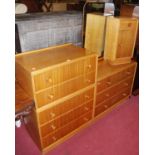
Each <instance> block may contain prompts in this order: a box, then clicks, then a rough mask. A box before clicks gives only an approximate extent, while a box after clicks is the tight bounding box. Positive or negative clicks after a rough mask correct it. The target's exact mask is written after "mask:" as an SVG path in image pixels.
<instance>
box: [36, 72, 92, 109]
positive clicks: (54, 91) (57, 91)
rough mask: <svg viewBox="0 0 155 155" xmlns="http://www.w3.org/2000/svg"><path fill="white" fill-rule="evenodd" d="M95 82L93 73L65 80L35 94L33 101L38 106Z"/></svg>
mask: <svg viewBox="0 0 155 155" xmlns="http://www.w3.org/2000/svg"><path fill="white" fill-rule="evenodd" d="M94 82H95V74H94V73H90V74H87V75H85V76H80V77H78V78H75V79H72V80H70V81H67V82H65V83H63V84H60V85H57V86H55V87H53V88H50V89H47V90H45V91H42V92H39V93H36V94H35V102H36V105H37V107H38V108H40V107H41V106H44V105H46V104H48V103H51V102H53V101H55V100H57V99H60V98H62V97H65V96H67V95H69V94H72V93H74V92H76V91H78V90H80V89H82V88H84V87H87V86H89V85H91V84H93V83H94Z"/></svg>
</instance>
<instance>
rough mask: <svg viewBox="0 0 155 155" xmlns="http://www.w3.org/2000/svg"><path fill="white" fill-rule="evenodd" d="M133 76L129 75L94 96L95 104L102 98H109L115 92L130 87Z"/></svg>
mask: <svg viewBox="0 0 155 155" xmlns="http://www.w3.org/2000/svg"><path fill="white" fill-rule="evenodd" d="M132 81H133V78H132V77H130V78H128V79H127V80H124V81H122V82H121V83H119V84H118V85H115V86H113V87H111V88H110V89H108V90H106V91H103V92H101V93H99V94H97V96H96V104H100V103H101V102H103V101H104V100H106V99H108V98H111V97H112V96H114V95H115V94H116V93H117V92H120V91H122V90H124V89H126V88H128V87H131V85H132Z"/></svg>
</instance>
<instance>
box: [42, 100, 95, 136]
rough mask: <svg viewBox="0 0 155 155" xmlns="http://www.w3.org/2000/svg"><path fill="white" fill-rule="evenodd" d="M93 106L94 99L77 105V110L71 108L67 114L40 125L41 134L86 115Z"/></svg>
mask: <svg viewBox="0 0 155 155" xmlns="http://www.w3.org/2000/svg"><path fill="white" fill-rule="evenodd" d="M92 107H93V100H92V101H90V102H88V103H86V104H84V105H80V106H79V107H77V109H75V110H71V111H69V112H68V113H65V115H62V116H61V117H58V118H57V119H55V120H53V121H51V122H50V123H48V124H45V125H43V126H41V127H40V131H41V136H42V137H44V136H46V135H47V134H49V133H50V132H53V131H56V130H58V129H60V128H62V127H63V126H65V125H66V124H68V123H70V122H71V121H73V120H75V119H78V118H79V117H80V116H81V115H84V114H85V113H87V112H88V111H90V110H92Z"/></svg>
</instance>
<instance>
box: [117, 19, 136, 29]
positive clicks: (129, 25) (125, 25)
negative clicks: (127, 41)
mask: <svg viewBox="0 0 155 155" xmlns="http://www.w3.org/2000/svg"><path fill="white" fill-rule="evenodd" d="M136 27H137V21H132V20H126V21H120V27H119V30H130V31H132V30H134V29H135V28H136Z"/></svg>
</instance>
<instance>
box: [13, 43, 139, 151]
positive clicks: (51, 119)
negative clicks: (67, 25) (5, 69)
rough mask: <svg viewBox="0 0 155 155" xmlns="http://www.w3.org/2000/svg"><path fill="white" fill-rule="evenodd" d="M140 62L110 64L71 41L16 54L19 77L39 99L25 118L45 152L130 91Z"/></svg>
mask: <svg viewBox="0 0 155 155" xmlns="http://www.w3.org/2000/svg"><path fill="white" fill-rule="evenodd" d="M135 69H136V63H135V62H131V63H129V64H125V65H118V66H111V65H110V64H108V63H107V62H106V61H103V60H101V61H98V55H97V54H96V53H92V52H89V50H86V49H84V48H80V47H76V46H74V45H72V44H65V45H61V46H55V47H49V48H45V49H41V50H35V51H29V52H25V53H21V54H17V55H16V81H18V84H19V85H20V86H21V87H22V88H23V89H24V91H25V92H26V93H27V94H29V96H30V97H31V98H32V100H33V101H34V107H33V108H32V111H31V113H30V114H29V115H27V116H25V117H24V122H25V125H26V128H27V130H28V132H29V133H30V135H31V137H32V138H33V140H34V141H35V143H36V144H37V145H38V147H39V148H40V150H41V151H42V152H46V151H48V150H50V149H52V148H54V147H55V146H56V145H58V144H60V143H62V142H64V141H65V140H66V139H68V138H69V137H71V136H72V135H74V134H75V133H77V132H78V131H79V130H81V129H82V128H85V127H87V126H88V125H90V124H91V123H92V122H94V121H95V120H96V119H98V118H99V117H101V116H102V115H104V114H105V113H106V112H108V111H110V110H112V109H113V108H115V107H116V106H117V105H118V104H120V103H122V101H124V100H125V99H127V98H128V97H129V96H130V95H131V90H132V85H133V80H134V76H135Z"/></svg>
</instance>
